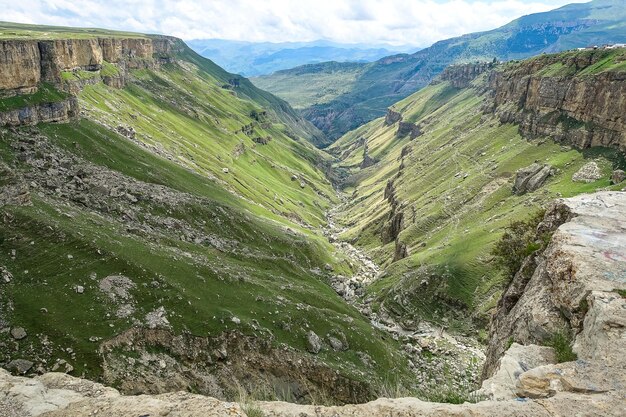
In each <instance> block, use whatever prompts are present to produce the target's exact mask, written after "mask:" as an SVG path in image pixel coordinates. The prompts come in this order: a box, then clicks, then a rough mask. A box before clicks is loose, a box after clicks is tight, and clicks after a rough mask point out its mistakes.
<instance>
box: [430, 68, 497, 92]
mask: <svg viewBox="0 0 626 417" xmlns="http://www.w3.org/2000/svg"><path fill="white" fill-rule="evenodd" d="M494 66H495V63H494V62H474V63H471V64H460V65H450V66H449V67H447V68H446V69H445V70H444V71H443V72H442V73H441V75H440V77H439V78H440V80H441V81H448V82H449V83H450V85H451V86H452V87H456V88H466V87H469V86H470V84H471V82H472V81H474V80H475V79H476V77H478V76H479V75H480V74H483V73H485V72H487V71H489V70H490V69H492V68H493V67H494Z"/></svg>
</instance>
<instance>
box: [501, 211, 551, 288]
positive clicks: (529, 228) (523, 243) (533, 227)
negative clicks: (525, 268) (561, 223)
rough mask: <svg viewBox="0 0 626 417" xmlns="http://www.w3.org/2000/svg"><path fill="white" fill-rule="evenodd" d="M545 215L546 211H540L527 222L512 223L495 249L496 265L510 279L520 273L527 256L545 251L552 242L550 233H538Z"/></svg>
mask: <svg viewBox="0 0 626 417" xmlns="http://www.w3.org/2000/svg"><path fill="white" fill-rule="evenodd" d="M544 214H545V211H544V210H540V211H538V212H537V213H535V214H534V215H532V216H531V217H530V218H529V219H527V220H518V221H514V222H511V224H510V225H508V226H507V227H506V229H505V230H504V234H503V235H502V237H501V238H500V240H499V241H498V242H496V244H495V246H494V247H493V249H492V251H491V254H492V255H493V256H494V258H495V261H496V263H497V264H498V265H499V266H501V267H502V268H504V269H505V271H506V273H507V275H508V277H509V279H512V278H513V277H514V276H515V274H516V273H517V271H519V269H520V268H521V266H522V263H523V262H524V259H525V258H526V257H527V256H529V255H531V254H533V253H535V252H537V251H539V250H543V249H544V248H545V247H546V245H547V243H548V241H549V240H550V236H551V235H550V234H549V233H543V234H538V232H537V226H538V225H539V223H541V221H542V220H543V216H544Z"/></svg>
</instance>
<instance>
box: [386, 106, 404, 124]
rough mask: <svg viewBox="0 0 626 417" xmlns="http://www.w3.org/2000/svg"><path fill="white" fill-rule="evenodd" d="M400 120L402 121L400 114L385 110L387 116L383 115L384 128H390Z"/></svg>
mask: <svg viewBox="0 0 626 417" xmlns="http://www.w3.org/2000/svg"><path fill="white" fill-rule="evenodd" d="M400 120H402V114H400V113H399V112H397V111H395V110H393V109H387V114H386V115H385V126H391V125H392V124H394V123H396V122H399V121H400Z"/></svg>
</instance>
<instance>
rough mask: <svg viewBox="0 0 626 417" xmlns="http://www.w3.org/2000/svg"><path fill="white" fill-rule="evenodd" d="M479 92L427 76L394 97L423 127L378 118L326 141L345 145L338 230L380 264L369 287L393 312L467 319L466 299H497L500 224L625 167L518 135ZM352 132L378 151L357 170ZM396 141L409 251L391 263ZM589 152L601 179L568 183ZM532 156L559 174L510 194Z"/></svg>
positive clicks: (489, 303)
mask: <svg viewBox="0 0 626 417" xmlns="http://www.w3.org/2000/svg"><path fill="white" fill-rule="evenodd" d="M483 99H484V97H481V96H479V95H477V93H476V92H475V91H474V90H473V89H462V90H458V89H455V88H453V87H451V86H450V85H449V84H448V83H441V84H436V85H431V86H429V87H427V88H425V89H423V90H422V91H420V92H418V93H415V94H413V95H411V96H410V97H408V98H406V99H404V100H402V101H401V102H399V103H397V104H396V105H395V106H394V107H395V108H396V109H397V110H398V111H400V112H401V113H402V114H403V116H404V119H409V120H412V121H415V122H418V123H419V124H421V125H422V126H423V130H424V131H425V134H424V135H423V136H420V137H418V138H417V139H415V140H413V141H410V140H409V139H408V137H407V138H405V139H397V138H396V137H395V131H396V130H397V125H392V126H390V127H386V126H384V124H383V119H377V120H374V121H372V122H370V123H368V124H367V125H365V126H363V127H361V128H359V129H357V130H356V131H354V132H350V133H349V134H347V135H345V136H344V137H343V138H341V139H340V140H339V141H338V142H336V143H335V144H334V145H332V147H331V148H330V149H331V151H333V152H336V153H337V154H343V157H342V158H343V162H342V163H341V165H342V166H343V167H344V169H348V170H350V171H351V172H352V173H353V176H352V177H351V178H350V179H349V180H348V187H349V188H348V190H347V191H349V192H352V193H353V197H354V198H353V201H352V202H351V204H350V206H349V207H348V209H347V210H346V211H345V214H344V217H343V222H344V223H345V224H346V225H347V226H348V227H349V228H348V230H347V231H346V232H345V233H344V235H343V238H345V239H349V240H351V241H355V242H356V243H357V244H359V245H360V246H363V247H365V248H366V249H367V250H368V251H369V253H370V254H371V255H373V256H374V258H375V259H376V261H378V262H379V263H380V264H382V265H384V266H385V273H384V275H383V277H382V278H381V279H380V280H378V281H377V282H375V283H374V284H372V285H371V286H370V287H369V291H370V293H372V294H374V295H375V296H376V297H377V299H378V300H379V302H382V301H384V303H385V306H386V307H387V308H388V309H390V310H392V311H395V312H397V313H400V314H406V315H408V316H411V315H416V316H418V317H427V318H430V319H435V320H436V321H440V320H442V317H443V316H449V317H448V319H454V317H455V310H456V312H457V313H459V314H457V315H456V318H459V319H460V320H459V321H458V322H456V323H454V320H453V325H460V326H466V325H467V324H469V323H468V322H467V319H466V317H465V314H466V313H464V312H463V311H465V308H468V309H469V311H470V312H474V313H476V315H477V317H479V318H480V317H484V314H485V313H486V312H487V311H488V310H489V309H490V308H491V307H493V306H494V305H495V303H496V301H497V300H498V298H499V289H500V288H501V284H502V280H503V277H502V275H501V273H500V272H499V271H498V270H497V268H496V267H495V266H494V265H493V263H492V262H491V259H490V255H489V252H490V248H491V246H492V244H493V243H494V241H495V240H497V239H498V237H499V235H500V232H501V231H502V228H503V227H504V226H506V225H507V224H508V223H509V222H511V221H512V220H515V219H521V218H525V217H527V216H529V215H530V214H531V213H533V212H534V211H536V210H538V209H539V208H540V207H541V205H542V204H545V203H547V202H549V201H550V200H552V199H554V198H555V197H557V196H564V197H568V196H572V195H576V194H578V193H582V192H590V191H593V190H596V189H598V188H604V187H608V186H609V180H608V178H609V173H610V172H611V169H612V168H613V165H621V166H622V168H623V166H624V160H623V158H619V157H617V156H616V154H615V152H614V151H611V150H602V149H593V150H588V151H584V152H579V151H576V150H572V149H567V148H562V147H561V146H560V145H557V144H555V143H553V142H551V141H550V140H541V141H533V142H529V141H526V140H524V139H523V138H521V137H520V136H519V134H518V132H517V127H516V126H514V125H506V124H505V125H501V124H500V123H499V122H498V121H497V120H495V119H494V118H493V117H492V116H488V115H484V114H483V113H482V111H481V104H482V101H483ZM360 138H365V139H366V140H367V144H368V146H369V153H370V156H372V157H374V158H378V159H380V160H381V162H380V163H379V164H377V165H375V166H373V167H370V168H367V169H365V170H360V169H358V166H359V164H360V162H361V160H362V148H361V147H355V146H354V143H355V141H357V140H358V139H360ZM404 146H408V147H409V148H410V150H411V151H410V154H409V155H408V156H406V157H405V160H404V165H405V168H404V169H403V170H402V173H401V175H400V177H399V178H398V179H396V180H395V187H396V197H397V199H398V200H399V201H400V202H401V203H400V207H402V210H403V212H404V216H405V219H404V224H405V228H404V230H403V231H402V232H401V233H400V236H399V239H400V241H401V242H403V243H405V244H407V246H408V248H409V256H408V257H407V258H405V259H402V260H400V261H397V262H395V263H391V259H392V258H393V251H394V243H393V242H392V243H390V244H387V245H383V244H382V242H381V239H380V232H381V228H382V227H384V226H385V225H386V224H387V223H388V215H389V212H390V206H389V204H388V203H387V201H386V200H384V199H383V190H384V188H385V185H386V183H387V180H388V179H391V178H394V177H395V176H396V175H397V173H398V170H399V164H400V152H401V149H402V148H403V147H404ZM346 150H348V153H347V154H344V152H345V151H346ZM591 158H598V162H599V164H600V166H601V167H602V170H603V172H604V174H605V176H604V178H603V179H601V180H598V181H596V182H593V183H590V184H584V183H574V182H572V181H571V177H572V174H573V173H574V172H576V171H577V170H578V169H579V168H580V167H581V166H582V165H583V164H585V163H586V162H588V161H589V160H590V159H591ZM534 161H540V162H545V163H549V164H551V165H553V166H554V167H556V168H558V170H559V171H558V174H557V175H556V176H554V177H551V178H550V179H549V181H548V183H547V184H546V185H545V186H544V187H543V188H541V189H539V190H537V191H536V192H533V193H529V194H526V195H523V196H516V195H513V194H512V192H511V186H512V180H513V178H514V173H515V171H516V170H517V169H519V168H522V167H525V166H527V165H530V164H531V163H533V162H534ZM456 174H458V175H456ZM450 306H452V307H453V308H452V309H450V308H449V307H450ZM459 307H460V308H459ZM448 319H445V320H446V321H447V320H448ZM463 322H464V323H463Z"/></svg>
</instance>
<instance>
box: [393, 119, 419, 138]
mask: <svg viewBox="0 0 626 417" xmlns="http://www.w3.org/2000/svg"><path fill="white" fill-rule="evenodd" d="M421 134H422V131H421V130H420V127H419V126H418V125H416V124H415V123H410V122H400V123H399V124H398V131H397V132H396V137H398V138H403V137H405V136H407V135H410V137H411V139H415V138H416V137H418V136H420V135H421Z"/></svg>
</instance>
